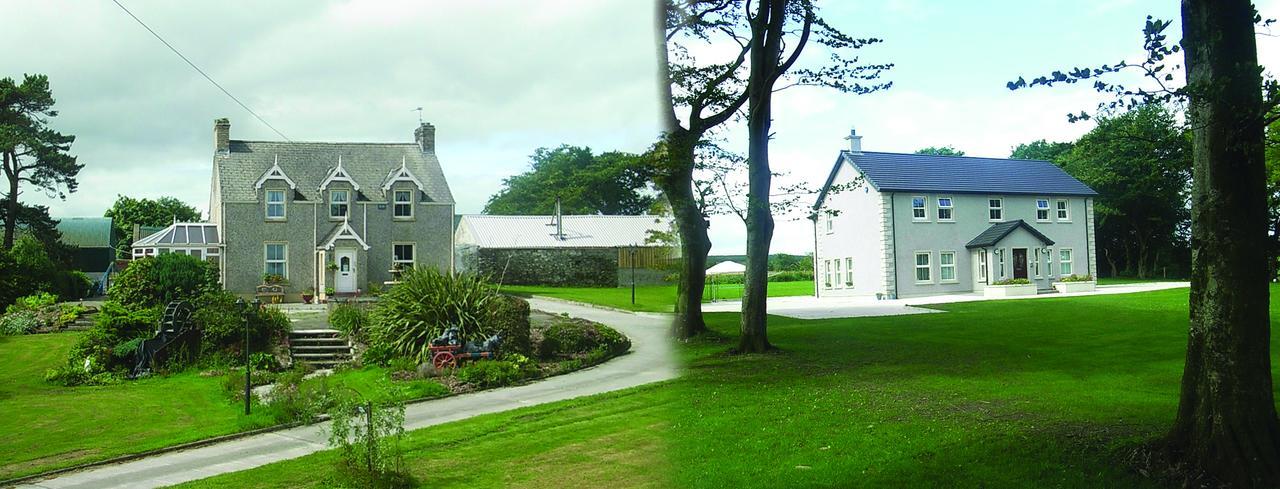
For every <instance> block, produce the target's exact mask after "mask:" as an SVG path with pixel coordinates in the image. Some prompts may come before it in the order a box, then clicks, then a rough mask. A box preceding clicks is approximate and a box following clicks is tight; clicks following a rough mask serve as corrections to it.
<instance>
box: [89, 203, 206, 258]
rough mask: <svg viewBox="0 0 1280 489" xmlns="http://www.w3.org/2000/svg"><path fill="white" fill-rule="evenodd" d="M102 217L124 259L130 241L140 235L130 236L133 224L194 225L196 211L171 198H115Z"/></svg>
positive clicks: (197, 219)
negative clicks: (117, 243) (117, 240)
mask: <svg viewBox="0 0 1280 489" xmlns="http://www.w3.org/2000/svg"><path fill="white" fill-rule="evenodd" d="M103 216H104V217H110V218H111V226H112V227H114V228H115V230H116V235H117V236H119V237H120V244H119V245H118V246H119V252H120V256H121V257H123V258H127V257H129V256H130V253H129V251H130V250H131V249H132V247H133V240H135V239H138V238H140V237H141V236H134V235H133V225H134V224H137V225H139V226H153V227H154V226H168V225H170V224H173V222H174V221H175V220H176V221H178V222H196V221H199V220H200V211H198V210H196V208H195V207H192V206H191V205H189V204H187V203H186V202H183V201H181V200H178V199H177V198H174V197H160V198H158V199H147V198H142V199H135V198H133V197H129V196H126V195H117V196H116V201H115V203H114V204H111V208H110V209H107V212H106V213H104V214H103Z"/></svg>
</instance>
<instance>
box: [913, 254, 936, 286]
mask: <svg viewBox="0 0 1280 489" xmlns="http://www.w3.org/2000/svg"><path fill="white" fill-rule="evenodd" d="M929 257H930V255H929V252H928V251H919V252H916V283H928V282H933V275H932V274H933V267H931V266H930V264H929Z"/></svg>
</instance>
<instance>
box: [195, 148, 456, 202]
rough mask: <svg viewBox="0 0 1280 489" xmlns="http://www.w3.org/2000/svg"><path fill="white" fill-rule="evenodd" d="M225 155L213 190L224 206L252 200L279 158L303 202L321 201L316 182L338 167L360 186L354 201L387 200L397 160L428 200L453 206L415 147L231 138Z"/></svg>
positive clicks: (430, 159) (427, 158)
mask: <svg viewBox="0 0 1280 489" xmlns="http://www.w3.org/2000/svg"><path fill="white" fill-rule="evenodd" d="M230 148H231V151H230V154H228V155H226V156H222V155H215V156H214V164H215V165H216V166H215V168H216V169H217V170H216V171H217V175H216V176H217V178H218V188H219V190H220V191H221V193H222V200H223V201H224V202H247V201H256V200H257V198H258V193H257V190H256V189H255V188H254V184H256V183H257V182H258V179H259V178H261V177H262V174H263V173H266V171H267V170H268V169H270V168H271V165H272V164H273V163H275V162H276V158H277V157H279V162H280V169H281V170H284V173H285V175H287V176H288V177H289V178H290V179H292V180H293V182H294V183H296V184H297V185H298V187H297V189H295V190H296V191H297V192H298V193H300V194H302V195H303V196H304V197H305V198H306V200H321V201H323V199H321V198H320V192H319V188H320V183H321V182H323V181H324V179H325V177H327V176H328V174H329V170H331V169H332V168H333V167H335V166H338V156H339V155H341V156H342V168H343V169H345V170H346V171H347V173H348V174H349V175H350V176H351V178H352V179H354V180H355V181H356V182H357V183H359V184H360V192H359V194H361V195H357V196H356V198H355V199H354V200H355V201H356V202H362V201H368V200H373V201H380V202H385V201H387V200H388V199H387V196H385V195H383V192H382V184H383V183H384V182H386V180H387V175H388V174H390V173H391V171H392V170H395V169H397V168H400V163H401V162H402V161H403V162H404V163H405V166H406V167H407V168H408V169H409V171H410V172H412V173H413V174H414V176H416V177H417V178H418V180H421V181H422V185H423V187H425V189H424V190H425V192H426V199H427V200H428V201H430V202H442V203H453V194H452V193H451V192H450V191H449V184H448V183H447V182H446V181H445V179H444V172H443V171H442V170H441V169H440V161H439V160H438V159H436V155H435V154H434V153H424V152H422V150H421V149H420V148H419V147H418V144H417V143H312V142H278V141H241V140H235V139H233V140H231V143H230Z"/></svg>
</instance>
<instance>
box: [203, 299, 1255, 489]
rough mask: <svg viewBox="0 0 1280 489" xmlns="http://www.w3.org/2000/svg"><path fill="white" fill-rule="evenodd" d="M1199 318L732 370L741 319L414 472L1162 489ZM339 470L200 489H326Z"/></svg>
mask: <svg viewBox="0 0 1280 489" xmlns="http://www.w3.org/2000/svg"><path fill="white" fill-rule="evenodd" d="M1277 291H1280V288H1275V287H1273V289H1272V292H1273V296H1276V295H1277ZM1276 299H1280V297H1276ZM1186 301H1187V289H1174V290H1165V291H1158V292H1150V293H1143V294H1131V295H1108V296H1091V297H1067V298H1050V299H1037V300H1030V301H988V302H971V303H958V304H949V305H945V306H938V307H940V308H942V309H945V310H946V311H947V313H945V314H927V315H917V316H896V317H884V318H858V319H840V320H818V321H803V320H794V319H787V318H781V317H772V318H771V320H770V338H771V339H772V341H773V342H774V344H775V345H777V346H778V347H779V348H780V351H779V352H778V353H772V354H766V355H748V356H730V355H726V354H724V352H725V351H726V350H727V348H728V347H729V346H730V345H732V344H733V336H734V334H735V333H734V332H735V331H736V329H737V316H736V315H735V314H713V315H709V316H708V319H709V323H710V325H711V327H712V328H713V329H714V331H715V333H714V334H712V335H709V336H708V337H706V338H703V339H700V340H697V341H693V342H690V343H686V344H681V345H680V346H679V348H678V352H679V355H680V356H681V359H682V361H683V362H684V364H685V368H684V371H683V375H682V377H681V378H679V379H677V380H674V381H670V382H667V383H664V384H660V385H656V386H647V387H642V388H638V389H632V390H628V391H623V392H621V393H615V394H610V395H603V396H595V397H591V398H585V399H579V400H574V401H568V402H561V403H554V404H550V405H545V406H536V407H531V408H525V409H520V410H517V411H513V412H510V413H503V414H497V415H491V416H486V417H482V418H477V419H473V420H468V421H462V422H457V423H451V424H448V425H445V426H442V427H438V428H432V429H427V430H420V431H417V432H414V433H413V434H412V436H411V438H410V441H409V443H408V446H409V465H410V466H411V468H412V471H413V473H414V474H415V476H416V477H417V479H418V481H419V482H420V483H421V484H422V486H423V487H428V486H430V487H435V486H468V487H470V486H477V487H498V486H506V485H517V486H526V487H568V486H595V485H599V484H600V482H601V481H609V484H610V485H612V486H617V487H628V486H631V485H633V484H634V483H636V482H638V481H643V482H649V483H652V484H654V485H660V484H665V485H670V486H673V487H886V486H888V487H1154V486H1155V485H1154V483H1152V482H1151V481H1150V480H1148V479H1146V478H1144V477H1142V476H1140V475H1138V474H1137V473H1136V472H1133V471H1131V470H1130V469H1129V468H1127V467H1126V466H1124V465H1123V464H1122V461H1123V460H1125V458H1126V456H1127V454H1128V451H1129V450H1131V449H1132V448H1134V447H1136V446H1138V445H1139V444H1142V443H1144V442H1146V441H1150V440H1152V439H1154V438H1155V437H1158V436H1159V435H1161V434H1162V433H1163V432H1164V430H1166V429H1167V428H1168V427H1169V426H1170V424H1171V423H1172V421H1173V416H1174V410H1175V408H1176V406H1177V399H1178V383H1179V380H1180V377H1181V371H1182V362H1183V355H1184V350H1185V343H1186V322H1187V319H1186V318H1187V306H1186ZM1276 302H1277V301H1276V300H1273V303H1276ZM1273 320H1280V316H1277V315H1274V314H1273ZM1277 347H1280V345H1273V349H1274V348H1277ZM1277 351H1280V350H1277ZM1273 363H1280V362H1273ZM566 452H571V453H572V455H568V454H566ZM329 457H331V454H329V453H322V454H318V455H313V456H309V457H304V458H301V459H297V460H292V461H286V462H282V463H278V464H273V465H269V466H265V467H261V468H259V469H255V470H252V471H248V472H243V473H238V474H231V475H228V476H223V477H218V478H214V479H210V480H207V481H204V482H202V484H203V485H201V487H229V486H236V487H327V486H329V485H332V481H331V480H330V479H327V477H329V474H331V470H332V469H331V464H330V463H329V460H330V459H329ZM540 457H541V458H540ZM545 457H553V458H545ZM538 462H547V463H538ZM552 464H554V465H552ZM556 475H560V476H564V477H569V478H568V479H565V480H561V479H557V478H556V477H555V476H556ZM655 477H656V478H655ZM584 481H585V482H584Z"/></svg>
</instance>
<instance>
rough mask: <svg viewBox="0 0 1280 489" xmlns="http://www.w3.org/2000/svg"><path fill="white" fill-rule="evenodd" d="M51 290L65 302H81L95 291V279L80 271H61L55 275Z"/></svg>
mask: <svg viewBox="0 0 1280 489" xmlns="http://www.w3.org/2000/svg"><path fill="white" fill-rule="evenodd" d="M50 288H51V289H52V290H54V291H56V292H57V293H58V297H61V298H62V300H64V301H75V300H80V299H83V298H85V297H88V296H89V293H90V292H91V291H92V290H93V279H91V278H89V276H88V275H85V273H84V272H81V271H79V270H60V271H58V272H57V273H55V274H54V275H53V277H52V284H51V285H50Z"/></svg>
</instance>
